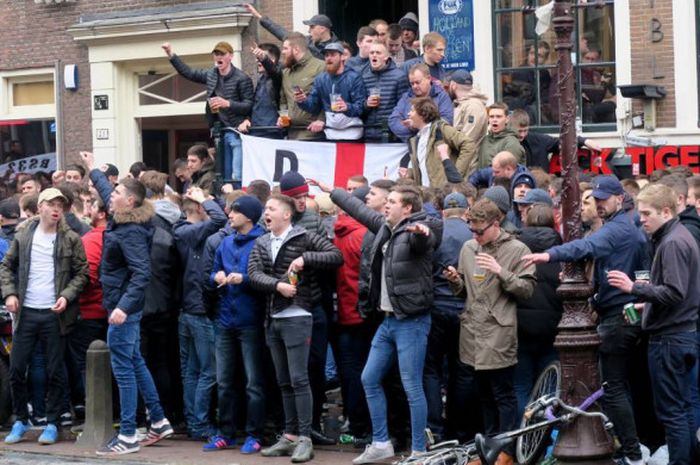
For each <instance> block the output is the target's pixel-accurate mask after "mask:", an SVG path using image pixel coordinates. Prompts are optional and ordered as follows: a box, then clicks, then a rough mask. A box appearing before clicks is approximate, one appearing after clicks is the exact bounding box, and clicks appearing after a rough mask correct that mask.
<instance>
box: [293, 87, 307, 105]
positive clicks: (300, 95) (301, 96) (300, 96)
mask: <svg viewBox="0 0 700 465" xmlns="http://www.w3.org/2000/svg"><path fill="white" fill-rule="evenodd" d="M294 101H295V102H297V103H302V102H304V101H306V94H305V93H304V91H303V90H302V91H300V92H294Z"/></svg>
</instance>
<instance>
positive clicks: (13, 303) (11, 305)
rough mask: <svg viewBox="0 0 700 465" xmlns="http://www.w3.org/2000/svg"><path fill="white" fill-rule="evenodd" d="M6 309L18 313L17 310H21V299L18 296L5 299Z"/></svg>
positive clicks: (9, 296)
mask: <svg viewBox="0 0 700 465" xmlns="http://www.w3.org/2000/svg"><path fill="white" fill-rule="evenodd" d="M5 307H7V311H8V312H10V313H17V309H18V308H19V299H18V298H17V296H16V295H8V296H7V298H6V299H5Z"/></svg>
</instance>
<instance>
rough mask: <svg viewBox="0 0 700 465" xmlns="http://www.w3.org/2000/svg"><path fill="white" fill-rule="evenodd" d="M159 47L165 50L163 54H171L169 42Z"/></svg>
mask: <svg viewBox="0 0 700 465" xmlns="http://www.w3.org/2000/svg"><path fill="white" fill-rule="evenodd" d="M161 48H162V49H163V50H164V51H165V54H166V55H168V57H171V56H173V46H172V45H170V42H166V43H164V44H163V45H161Z"/></svg>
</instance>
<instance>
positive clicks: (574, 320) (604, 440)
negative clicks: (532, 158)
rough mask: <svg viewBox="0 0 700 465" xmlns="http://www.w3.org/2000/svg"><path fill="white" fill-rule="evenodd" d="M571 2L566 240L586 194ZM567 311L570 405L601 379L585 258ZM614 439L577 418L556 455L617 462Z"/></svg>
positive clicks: (568, 270) (559, 17)
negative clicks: (581, 165)
mask: <svg viewBox="0 0 700 465" xmlns="http://www.w3.org/2000/svg"><path fill="white" fill-rule="evenodd" d="M573 8H574V5H572V3H571V1H569V0H555V3H554V9H553V14H552V18H553V19H552V25H553V26H554V32H555V33H556V36H557V40H556V45H555V47H554V48H555V50H556V51H557V57H558V60H557V72H558V73H557V74H558V82H557V91H558V94H559V124H560V137H561V149H560V152H561V163H562V170H561V174H562V178H563V183H562V194H561V205H562V207H561V208H562V222H563V229H564V241H565V242H569V241H572V240H575V239H579V238H580V237H581V235H582V231H581V195H580V192H579V187H578V156H577V153H576V127H575V121H576V94H575V92H574V82H575V75H574V70H573V66H572V64H571V52H572V50H573V44H572V32H573V29H574V17H573ZM557 293H558V294H559V296H560V297H561V298H562V301H563V306H564V314H563V316H562V319H561V322H560V324H559V334H558V335H557V338H556V341H555V345H556V347H557V348H558V349H559V353H560V359H561V368H562V392H561V397H562V399H564V401H565V402H566V403H568V404H573V405H578V404H580V403H581V402H582V401H583V400H584V399H585V398H586V397H588V396H589V395H590V394H591V393H592V392H593V391H595V390H596V389H598V387H599V385H600V380H599V376H598V364H597V356H596V350H597V347H598V345H599V343H600V341H599V338H598V335H597V333H596V331H595V323H594V321H593V314H592V310H591V307H590V304H589V302H588V299H589V297H590V296H591V295H592V294H593V289H592V287H591V284H590V283H589V282H588V280H587V279H586V276H585V272H584V264H583V263H582V262H576V263H566V264H565V265H564V274H563V279H562V283H561V285H560V286H559V288H558V289H557ZM612 452H613V444H612V441H611V439H610V437H609V435H608V434H607V433H606V432H605V429H604V428H603V425H602V422H601V421H600V419H599V418H590V417H578V418H577V419H576V420H575V421H574V422H572V423H571V424H569V425H564V426H562V427H561V428H560V430H559V435H558V437H557V443H556V446H555V448H554V456H555V457H556V458H557V460H559V461H562V462H571V463H598V464H601V463H612V462H611V455H612Z"/></svg>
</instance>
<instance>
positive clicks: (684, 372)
mask: <svg viewBox="0 0 700 465" xmlns="http://www.w3.org/2000/svg"><path fill="white" fill-rule="evenodd" d="M637 202H638V205H639V216H640V221H641V223H642V227H643V228H644V230H645V231H646V232H647V234H649V235H650V236H651V241H652V244H653V248H654V260H653V263H652V265H651V273H650V279H649V280H640V279H637V280H635V281H634V282H633V281H632V280H631V279H630V278H629V276H628V275H627V274H626V273H625V272H624V271H618V270H611V271H610V273H608V280H609V282H610V285H611V286H613V287H615V288H617V289H619V290H621V291H622V292H624V293H628V294H631V296H632V297H634V298H635V299H638V300H639V301H641V302H644V308H643V311H642V315H641V316H642V330H643V331H645V332H646V333H648V334H649V347H648V349H647V357H648V363H649V374H650V377H651V388H652V392H653V394H654V410H655V411H656V415H657V417H658V419H659V421H660V422H661V423H662V424H663V426H664V429H665V431H666V444H668V454H669V462H668V463H669V464H671V465H686V464H691V463H694V457H693V451H694V450H695V448H696V447H697V446H696V437H695V418H694V417H693V409H692V408H691V405H690V397H691V396H690V389H691V385H693V384H697V382H698V380H697V371H696V370H694V366H695V365H697V363H698V361H697V358H698V354H697V342H696V324H697V319H698V307H699V305H698V302H699V301H700V288H698V283H697V274H696V270H697V269H698V267H699V266H700V257H699V255H698V254H699V252H698V246H697V243H696V241H695V239H693V237H692V236H691V235H690V233H689V232H688V231H687V230H686V229H685V228H684V227H683V225H682V224H681V223H680V221H679V220H678V218H677V216H676V209H677V207H676V199H675V195H674V192H673V191H672V190H671V189H670V188H669V187H667V186H664V185H651V186H647V187H646V188H644V190H642V191H641V192H640V193H639V196H638V197H637ZM693 373H695V376H694V377H693Z"/></svg>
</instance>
